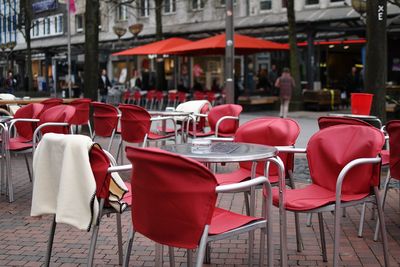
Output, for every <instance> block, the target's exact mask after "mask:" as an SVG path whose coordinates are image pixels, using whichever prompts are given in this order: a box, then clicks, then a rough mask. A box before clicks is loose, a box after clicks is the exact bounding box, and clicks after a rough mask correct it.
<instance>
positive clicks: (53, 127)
mask: <svg viewBox="0 0 400 267" xmlns="http://www.w3.org/2000/svg"><path fill="white" fill-rule="evenodd" d="M42 108H43V105H42V104H32V105H27V106H26V107H22V108H20V109H19V110H21V109H22V110H21V111H20V112H21V113H19V114H17V117H19V118H17V119H15V120H11V123H10V133H12V132H13V129H14V127H15V128H16V131H17V132H18V133H22V134H23V136H19V137H15V138H14V137H13V136H12V135H9V136H7V137H6V141H7V142H6V145H5V149H6V154H5V155H6V165H7V166H6V172H7V185H8V193H9V201H10V202H13V201H14V194H13V193H14V191H13V181H12V166H11V153H13V154H20V153H24V154H26V153H31V152H32V151H33V152H34V150H35V147H36V143H37V142H38V140H39V138H40V135H44V134H45V133H49V132H54V133H65V134H66V133H70V130H71V123H70V122H71V119H72V117H73V116H74V114H75V108H74V107H72V106H67V105H58V106H54V107H52V108H49V109H47V110H45V111H42ZM38 114H40V115H38ZM23 115H27V116H28V115H30V116H32V118H21V117H20V116H23ZM37 116H39V119H38V117H37ZM24 122H29V124H24V126H23V128H21V125H22V123H24ZM18 128H19V129H20V130H18ZM21 129H23V130H21ZM33 129H34V132H33V134H32V135H30V133H31V131H32V130H33ZM28 140H29V141H28ZM24 156H25V162H26V165H27V168H28V174H29V179H30V180H31V181H32V176H31V172H30V170H29V163H28V159H27V157H26V155H24Z"/></svg>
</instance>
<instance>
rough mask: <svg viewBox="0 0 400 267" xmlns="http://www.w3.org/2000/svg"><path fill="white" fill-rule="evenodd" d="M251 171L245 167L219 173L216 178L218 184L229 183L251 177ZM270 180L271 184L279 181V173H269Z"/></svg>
mask: <svg viewBox="0 0 400 267" xmlns="http://www.w3.org/2000/svg"><path fill="white" fill-rule="evenodd" d="M263 175H264V174H262V173H257V174H256V176H263ZM250 177H251V171H250V170H248V169H245V168H240V169H237V170H235V171H233V172H227V173H217V174H215V178H216V179H217V182H218V185H227V184H232V183H239V182H243V181H245V180H248V179H250ZM268 180H269V182H270V183H271V184H274V183H277V182H278V176H277V175H269V177H268Z"/></svg>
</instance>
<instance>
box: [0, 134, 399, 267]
mask: <svg viewBox="0 0 400 267" xmlns="http://www.w3.org/2000/svg"><path fill="white" fill-rule="evenodd" d="M99 141H100V143H103V144H104V140H99ZM12 166H13V171H14V173H13V174H14V175H13V176H14V179H15V180H16V181H15V194H16V195H15V199H16V201H15V202H14V203H8V202H7V199H6V196H4V195H1V196H0V266H42V265H43V261H44V255H45V251H46V244H47V239H48V232H49V227H50V223H51V220H52V218H51V217H50V216H43V217H42V218H41V219H39V218H32V217H30V216H29V213H30V205H31V192H32V184H31V183H30V182H29V179H28V177H27V171H26V168H25V164H24V161H23V158H22V157H19V158H13V161H12ZM230 168H233V167H232V166H231V167H230ZM296 169H297V172H298V173H300V175H299V178H298V179H297V180H296V182H297V185H299V186H302V185H304V184H305V183H306V181H307V176H306V175H305V174H304V173H305V172H306V171H307V166H306V162H305V160H304V159H297V162H296ZM125 177H126V178H127V177H128V175H125ZM258 194H259V193H258ZM259 197H260V196H259ZM218 204H219V205H220V206H222V207H224V208H228V209H231V210H233V211H236V212H243V210H244V206H243V195H242V194H224V195H221V196H220V197H219V202H218ZM347 211H348V216H347V217H346V218H344V219H343V223H342V226H343V228H342V230H343V231H342V239H341V244H342V247H341V253H340V256H341V260H342V264H343V265H344V266H381V265H383V254H382V246H381V243H380V242H373V241H372V237H373V232H372V229H374V226H375V221H372V220H370V214H371V209H370V207H369V208H368V211H367V218H368V219H367V220H366V225H365V230H364V238H358V237H357V227H358V221H359V216H360V209H359V208H349V209H347ZM399 211H400V208H399V189H391V190H390V193H389V196H388V202H387V206H386V218H387V230H388V233H389V253H390V258H391V259H390V261H391V264H392V266H399V263H400V254H399V253H398V251H399V249H400V244H399V243H400V231H399V224H400V214H399ZM300 218H301V231H302V235H303V242H304V248H305V249H304V251H303V252H296V242H295V240H296V239H295V234H294V220H293V215H292V214H289V215H288V243H289V265H290V266H331V261H332V257H331V255H332V253H333V241H332V234H333V216H332V214H330V213H327V214H325V215H324V219H325V230H326V238H327V247H328V260H329V262H328V263H324V262H323V261H322V258H321V252H320V242H319V229H318V223H317V220H316V216H314V224H313V225H312V226H311V227H306V226H305V221H306V217H305V215H301V216H300ZM122 220H123V225H124V226H123V233H124V235H125V236H126V235H127V232H128V225H129V220H130V214H129V213H128V212H127V213H125V214H124V215H123V217H122ZM272 220H273V227H274V228H273V231H274V235H273V243H274V257H275V263H276V264H277V265H278V264H279V221H278V213H277V210H276V209H274V216H273V218H272ZM114 225H115V218H114V216H111V217H110V218H106V217H105V218H104V219H103V223H102V225H101V230H100V234H99V240H98V244H97V250H96V255H95V263H96V265H97V266H115V265H118V256H117V246H116V238H115V227H114ZM89 239H90V233H87V232H83V231H79V230H77V229H74V228H72V227H69V226H67V225H59V226H58V228H57V231H56V238H55V243H54V250H53V256H52V259H51V262H52V263H51V266H80V265H85V262H86V256H87V252H88V245H89ZM256 247H258V244H257V243H256ZM255 252H256V254H255V258H256V259H257V258H258V256H259V255H258V250H255ZM185 256H186V251H184V250H177V251H176V260H177V262H178V263H180V265H178V264H177V266H186V263H185V262H186V258H185ZM165 261H166V262H168V258H167V255H165ZM131 266H154V245H153V243H152V242H150V241H149V240H147V239H146V238H144V237H143V236H140V235H137V236H136V237H135V242H134V251H133V254H132V257H131ZM207 266H208V265H207ZM210 266H247V235H241V236H239V237H237V238H234V239H231V240H224V241H221V242H216V243H214V244H212V260H211V265H210Z"/></svg>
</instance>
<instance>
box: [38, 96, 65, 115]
mask: <svg viewBox="0 0 400 267" xmlns="http://www.w3.org/2000/svg"><path fill="white" fill-rule="evenodd" d="M40 103H41V104H43V110H42V112H44V111H45V110H47V109H49V108H52V107H55V106H58V105H62V104H63V100H62V99H61V98H49V99H46V100H43V101H42V102H40Z"/></svg>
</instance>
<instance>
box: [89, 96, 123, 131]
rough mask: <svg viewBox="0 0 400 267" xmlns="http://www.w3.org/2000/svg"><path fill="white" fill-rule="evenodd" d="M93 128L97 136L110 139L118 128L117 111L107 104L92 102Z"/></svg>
mask: <svg viewBox="0 0 400 267" xmlns="http://www.w3.org/2000/svg"><path fill="white" fill-rule="evenodd" d="M92 107H93V127H94V132H95V133H96V135H97V136H102V137H110V136H111V135H112V132H113V130H114V129H117V126H118V110H117V109H116V108H115V107H114V106H112V105H109V104H105V103H101V102H92Z"/></svg>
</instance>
